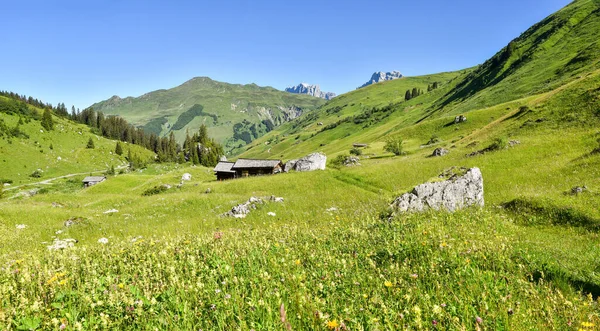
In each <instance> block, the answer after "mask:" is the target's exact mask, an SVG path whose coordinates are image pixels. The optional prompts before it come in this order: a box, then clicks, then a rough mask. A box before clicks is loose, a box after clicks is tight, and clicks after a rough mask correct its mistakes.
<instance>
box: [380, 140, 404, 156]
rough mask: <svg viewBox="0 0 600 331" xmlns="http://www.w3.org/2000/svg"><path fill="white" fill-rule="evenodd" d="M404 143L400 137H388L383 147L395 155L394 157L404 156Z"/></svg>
mask: <svg viewBox="0 0 600 331" xmlns="http://www.w3.org/2000/svg"><path fill="white" fill-rule="evenodd" d="M402 143H403V140H402V138H400V137H395V138H394V137H388V138H387V139H386V140H385V146H383V149H384V150H385V151H386V152H390V153H394V155H402V154H404V149H403V148H402Z"/></svg>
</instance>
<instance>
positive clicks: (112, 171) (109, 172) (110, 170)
mask: <svg viewBox="0 0 600 331" xmlns="http://www.w3.org/2000/svg"><path fill="white" fill-rule="evenodd" d="M116 173H117V172H116V171H115V166H114V165H111V166H110V168H108V170H106V172H105V173H104V174H105V175H107V176H114V175H115V174H116Z"/></svg>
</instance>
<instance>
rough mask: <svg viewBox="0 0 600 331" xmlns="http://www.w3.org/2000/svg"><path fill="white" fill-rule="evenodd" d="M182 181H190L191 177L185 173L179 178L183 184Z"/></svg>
mask: <svg viewBox="0 0 600 331" xmlns="http://www.w3.org/2000/svg"><path fill="white" fill-rule="evenodd" d="M184 180H187V181H190V180H192V175H191V174H189V173H187V172H186V173H185V174H183V176H181V181H182V182H183V181H184Z"/></svg>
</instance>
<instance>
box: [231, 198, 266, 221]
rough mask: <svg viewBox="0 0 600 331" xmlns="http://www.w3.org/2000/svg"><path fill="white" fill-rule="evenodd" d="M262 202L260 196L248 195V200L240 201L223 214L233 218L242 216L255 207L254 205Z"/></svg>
mask: <svg viewBox="0 0 600 331" xmlns="http://www.w3.org/2000/svg"><path fill="white" fill-rule="evenodd" d="M263 203H264V202H263V200H262V199H261V198H257V197H250V199H248V201H246V202H244V203H241V204H239V205H237V206H234V207H233V208H231V210H230V211H228V212H227V213H225V216H230V217H235V218H244V217H246V215H248V214H249V213H250V211H251V210H252V209H256V205H257V204H260V205H262V204H263Z"/></svg>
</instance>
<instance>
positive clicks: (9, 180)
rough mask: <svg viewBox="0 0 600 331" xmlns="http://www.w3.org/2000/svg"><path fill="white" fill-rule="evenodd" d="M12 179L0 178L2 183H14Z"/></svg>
mask: <svg viewBox="0 0 600 331" xmlns="http://www.w3.org/2000/svg"><path fill="white" fill-rule="evenodd" d="M12 183H13V180H12V179H6V178H0V184H12Z"/></svg>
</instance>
